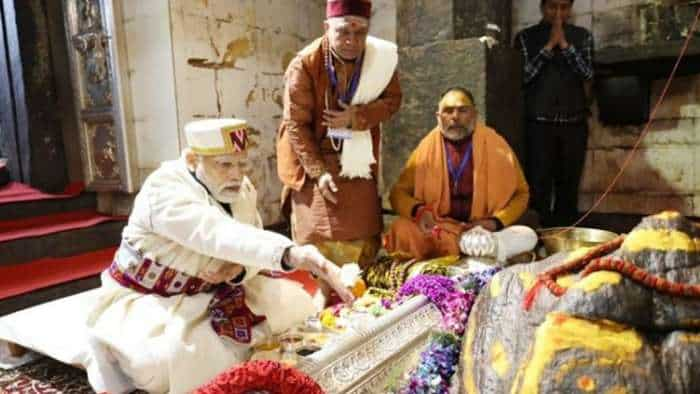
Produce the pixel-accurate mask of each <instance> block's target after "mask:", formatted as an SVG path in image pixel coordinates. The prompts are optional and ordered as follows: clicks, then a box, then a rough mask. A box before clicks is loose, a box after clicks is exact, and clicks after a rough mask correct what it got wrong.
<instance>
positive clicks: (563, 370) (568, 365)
mask: <svg viewBox="0 0 700 394" xmlns="http://www.w3.org/2000/svg"><path fill="white" fill-rule="evenodd" d="M591 364H593V360H591V359H589V358H582V359H574V360H569V361H566V362H564V363H563V364H562V366H561V367H559V371H557V374H556V375H555V376H554V380H555V381H556V382H557V383H561V382H562V381H563V380H564V378H566V377H567V376H568V375H569V373H571V371H573V370H574V369H576V368H579V367H583V366H586V365H591Z"/></svg>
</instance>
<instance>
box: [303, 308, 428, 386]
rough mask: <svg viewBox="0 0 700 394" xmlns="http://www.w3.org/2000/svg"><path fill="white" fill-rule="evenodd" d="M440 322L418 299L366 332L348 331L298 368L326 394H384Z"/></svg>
mask: <svg viewBox="0 0 700 394" xmlns="http://www.w3.org/2000/svg"><path fill="white" fill-rule="evenodd" d="M439 322H440V312H439V311H438V310H437V309H436V308H435V307H434V306H433V305H432V304H430V303H429V302H428V300H427V299H426V298H425V297H423V296H419V297H416V298H414V299H412V300H410V301H408V302H406V303H405V304H403V305H402V306H400V307H399V308H397V309H396V310H394V311H392V312H391V313H389V314H387V315H384V316H382V317H381V318H379V319H377V320H376V321H374V322H371V323H369V324H368V326H367V327H356V328H354V329H353V330H349V331H348V332H347V333H346V334H344V335H342V336H341V337H340V338H339V339H338V341H337V342H335V343H336V345H335V346H329V347H325V348H324V349H323V350H321V351H319V352H318V353H315V354H313V355H311V356H309V357H305V358H304V359H303V360H302V361H301V362H300V364H299V366H298V367H299V368H300V369H301V370H302V371H304V372H305V373H307V374H308V375H310V376H311V377H312V378H314V379H315V380H316V381H317V382H318V383H319V384H320V385H321V387H322V388H323V389H324V390H325V391H326V392H327V393H329V394H331V393H333V394H335V393H339V394H340V393H382V394H386V393H387V388H386V387H387V384H388V383H389V381H390V379H391V378H392V377H395V376H396V374H397V373H402V372H403V371H406V370H408V369H409V368H410V367H411V366H412V365H414V364H415V360H417V358H418V355H419V353H420V352H421V351H422V350H423V348H424V347H425V345H427V342H428V340H429V339H430V338H429V337H430V332H431V331H432V329H433V327H435V326H436V325H438V324H439Z"/></svg>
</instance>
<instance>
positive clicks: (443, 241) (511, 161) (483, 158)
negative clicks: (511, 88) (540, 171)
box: [384, 87, 530, 260]
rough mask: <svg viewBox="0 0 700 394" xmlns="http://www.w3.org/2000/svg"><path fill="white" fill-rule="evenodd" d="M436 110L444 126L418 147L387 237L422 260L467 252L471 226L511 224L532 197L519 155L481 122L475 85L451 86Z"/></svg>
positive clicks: (395, 195)
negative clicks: (464, 244) (463, 242)
mask: <svg viewBox="0 0 700 394" xmlns="http://www.w3.org/2000/svg"><path fill="white" fill-rule="evenodd" d="M436 115H437V122H438V125H437V127H436V128H435V129H433V130H432V131H431V132H430V133H428V135H427V136H425V137H424V138H423V140H422V141H421V142H420V144H419V145H418V147H417V148H416V150H414V151H413V153H412V154H411V156H410V157H409V159H408V162H407V163H406V166H405V167H404V169H403V172H402V173H401V176H400V177H399V180H398V182H397V183H396V184H395V185H394V187H393V188H392V190H391V195H390V199H391V205H392V207H393V209H394V210H395V211H396V212H398V214H399V215H400V217H399V218H398V219H397V220H396V221H395V222H394V223H393V224H392V226H391V228H390V230H389V232H388V233H387V234H386V235H385V236H384V246H385V248H386V249H387V250H388V251H389V252H401V253H402V254H408V255H411V257H414V258H417V259H419V260H425V259H430V258H437V257H442V256H449V255H459V254H460V247H459V241H460V238H461V236H462V234H463V233H464V232H466V231H468V230H469V229H471V228H473V227H476V226H481V227H483V228H484V229H486V230H488V231H492V232H494V231H499V230H501V229H502V228H504V227H505V226H510V225H511V224H513V223H515V222H516V221H517V220H518V219H519V218H520V217H521V216H522V215H523V213H525V211H526V210H527V206H528V200H529V198H530V193H529V189H528V185H527V181H526V180H525V176H524V175H523V171H522V169H521V167H520V163H519V162H518V159H517V157H516V156H515V153H514V152H513V150H512V149H511V147H510V146H509V145H508V143H507V142H506V141H505V140H504V139H503V137H501V136H500V135H499V134H498V133H496V131H495V130H493V129H491V128H489V127H487V126H486V125H485V124H483V123H481V122H479V121H478V113H477V110H476V108H475V106H474V98H473V96H472V94H471V93H470V92H469V91H468V90H466V89H463V88H458V87H456V88H451V89H449V90H447V91H446V92H445V93H444V94H443V95H442V97H441V100H440V103H439V106H438V111H437V114H436Z"/></svg>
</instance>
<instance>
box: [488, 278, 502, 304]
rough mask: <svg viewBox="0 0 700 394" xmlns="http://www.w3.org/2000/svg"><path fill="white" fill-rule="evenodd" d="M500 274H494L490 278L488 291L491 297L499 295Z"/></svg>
mask: <svg viewBox="0 0 700 394" xmlns="http://www.w3.org/2000/svg"><path fill="white" fill-rule="evenodd" d="M501 290H502V289H501V276H500V275H496V276H494V277H493V278H491V284H490V285H489V291H490V292H491V298H496V297H498V296H499V295H501Z"/></svg>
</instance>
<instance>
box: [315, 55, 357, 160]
mask: <svg viewBox="0 0 700 394" xmlns="http://www.w3.org/2000/svg"><path fill="white" fill-rule="evenodd" d="M363 59H364V54H363V55H360V56H358V57H357V59H355V69H354V70H353V72H352V76H351V77H350V83H349V85H348V88H347V89H346V90H345V93H344V94H342V95H339V97H338V99H339V100H340V101H342V102H343V103H345V104H350V102H351V101H352V98H353V96H355V93H356V92H357V88H358V86H359V85H360V75H361V74H362V60H363ZM323 62H324V64H325V67H326V73H327V74H328V79H329V80H330V83H331V89H332V91H333V92H335V93H336V94H338V74H337V73H336V71H335V66H334V65H333V59H332V56H331V49H330V44H328V47H327V48H326V50H325V51H323ZM325 101H326V108H330V103H329V101H330V100H329V98H328V91H326V95H325ZM331 145H332V146H333V149H334V150H335V151H336V152H340V149H341V148H342V146H343V140H342V139H338V140H337V141H336V139H335V138H334V137H331Z"/></svg>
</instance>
